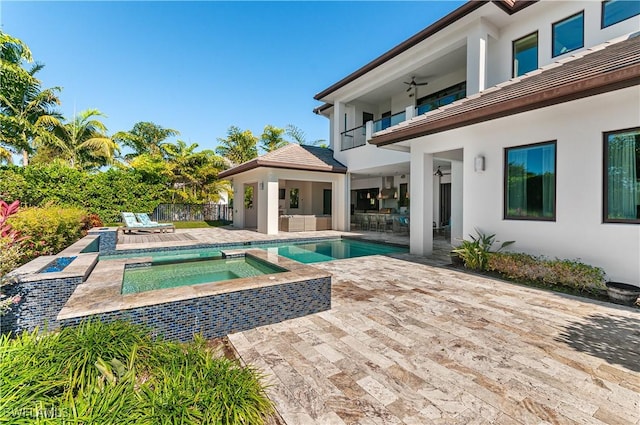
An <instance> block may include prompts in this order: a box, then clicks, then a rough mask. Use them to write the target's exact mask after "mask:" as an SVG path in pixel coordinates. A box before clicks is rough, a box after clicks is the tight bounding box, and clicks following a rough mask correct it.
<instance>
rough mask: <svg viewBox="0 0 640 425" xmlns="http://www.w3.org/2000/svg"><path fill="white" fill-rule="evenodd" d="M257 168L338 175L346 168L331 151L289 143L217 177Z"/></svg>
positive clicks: (227, 176) (344, 171) (226, 176)
mask: <svg viewBox="0 0 640 425" xmlns="http://www.w3.org/2000/svg"><path fill="white" fill-rule="evenodd" d="M259 167H268V168H285V169H289V170H304V171H321V172H327V173H340V174H345V173H346V172H347V167H345V166H344V165H343V164H342V163H340V162H338V161H336V160H335V159H334V158H333V151H332V150H331V149H328V148H320V147H317V146H306V145H298V144H295V143H290V144H288V145H286V146H284V147H281V148H280V149H276V150H274V151H272V152H269V153H267V154H265V155H262V156H260V157H258V158H255V159H252V160H251V161H247V162H244V163H242V164H240V165H237V166H235V167H233V168H230V169H228V170H226V171H223V172H222V173H220V174H219V175H218V177H220V178H229V177H231V176H234V175H236V174H240V173H243V172H245V171H249V170H253V169H255V168H259Z"/></svg>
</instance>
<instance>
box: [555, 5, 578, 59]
mask: <svg viewBox="0 0 640 425" xmlns="http://www.w3.org/2000/svg"><path fill="white" fill-rule="evenodd" d="M551 28H552V31H551V32H552V34H553V35H552V38H553V56H554V57H556V56H559V55H562V54H565V53H567V52H570V51H572V50H576V49H579V48H581V47H584V12H580V13H576V14H575V15H573V16H569V17H568V18H566V19H563V20H562V21H560V22H556V23H555V24H553V25H552V27H551Z"/></svg>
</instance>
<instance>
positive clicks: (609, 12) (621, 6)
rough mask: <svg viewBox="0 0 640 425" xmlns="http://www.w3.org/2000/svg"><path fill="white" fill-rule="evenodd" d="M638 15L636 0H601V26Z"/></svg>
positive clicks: (638, 9)
mask: <svg viewBox="0 0 640 425" xmlns="http://www.w3.org/2000/svg"><path fill="white" fill-rule="evenodd" d="M636 15H640V2H639V1H638V0H609V1H603V2H602V28H606V27H608V26H610V25H613V24H617V23H618V22H621V21H624V20H625V19H629V18H631V17H632V16H636Z"/></svg>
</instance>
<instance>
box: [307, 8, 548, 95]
mask: <svg viewBox="0 0 640 425" xmlns="http://www.w3.org/2000/svg"><path fill="white" fill-rule="evenodd" d="M537 1H538V0H493V1H491V2H489V1H486V0H483V1H477V0H469V1H468V2H467V3H465V4H463V5H462V6H460V7H459V8H457V9H456V10H454V11H453V12H451V13H449V14H448V15H446V16H444V17H443V18H441V19H439V20H437V21H436V22H434V23H433V24H431V25H429V26H428V27H426V28H425V29H423V30H422V31H420V32H419V33H417V34H415V35H413V36H412V37H411V38H408V39H407V40H405V41H403V42H402V43H400V44H398V45H397V46H396V47H394V48H393V49H391V50H389V51H388V52H386V53H384V54H383V55H382V56H379V57H378V58H376V59H374V60H372V61H371V62H369V63H368V64H366V65H365V66H363V67H362V68H360V69H358V70H357V71H355V72H353V73H351V74H349V75H347V76H346V77H344V78H343V79H342V80H340V81H338V82H337V83H335V84H333V85H332V86H330V87H328V88H326V89H324V90H323V91H321V92H320V93H318V94H316V95H315V96H314V97H313V98H314V99H316V100H321V99H322V98H323V97H325V96H327V95H329V94H331V93H333V92H334V91H336V90H338V89H339V88H341V87H344V86H346V85H347V84H349V83H350V82H352V81H354V80H357V79H358V78H360V77H362V76H363V75H365V74H366V73H367V72H369V71H371V70H373V69H375V68H377V67H378V66H380V65H382V64H383V63H385V62H387V61H389V60H391V59H393V58H395V57H396V56H398V55H399V54H401V53H403V52H405V51H407V50H409V49H410V48H412V47H413V46H415V45H417V44H419V43H421V42H422V41H424V40H426V39H427V38H429V37H431V36H432V35H434V34H436V33H437V32H439V31H442V30H443V29H445V28H447V27H448V26H449V25H451V24H453V23H455V22H457V21H458V20H460V19H462V18H464V17H465V16H467V15H468V14H470V13H471V12H473V11H474V10H476V9H478V8H480V7H482V6H484V5H485V4H488V3H493V4H495V5H497V6H498V7H499V8H500V9H502V10H504V11H505V12H507V13H508V14H509V15H512V14H514V13H516V12H519V11H520V10H522V9H524V8H525V7H527V6H530V5H532V4H533V3H536V2H537Z"/></svg>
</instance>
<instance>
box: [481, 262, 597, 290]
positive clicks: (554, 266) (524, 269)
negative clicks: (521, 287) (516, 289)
mask: <svg viewBox="0 0 640 425" xmlns="http://www.w3.org/2000/svg"><path fill="white" fill-rule="evenodd" d="M487 270H489V271H494V272H497V273H499V274H500V275H502V276H504V277H506V278H508V279H511V280H515V281H518V282H523V283H533V284H537V285H543V286H549V287H554V286H565V287H569V288H572V289H574V290H576V291H579V292H591V293H598V292H599V291H600V290H602V289H605V273H604V270H602V269H601V268H599V267H594V266H590V265H587V264H584V263H581V262H579V261H574V260H558V259H553V260H552V259H546V258H544V257H535V256H533V255H528V254H521V253H492V254H490V256H489V261H488V264H487Z"/></svg>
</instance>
